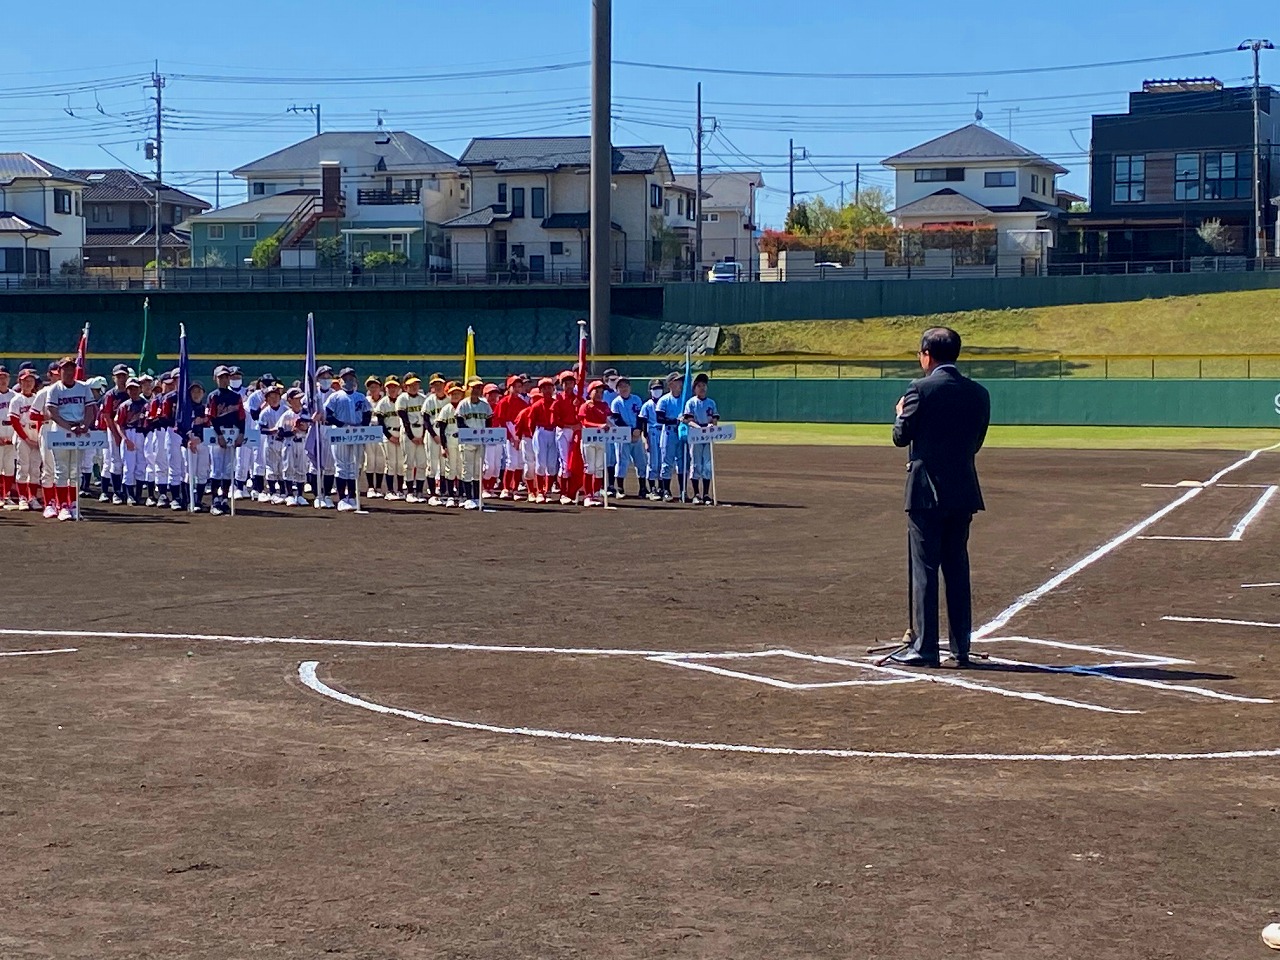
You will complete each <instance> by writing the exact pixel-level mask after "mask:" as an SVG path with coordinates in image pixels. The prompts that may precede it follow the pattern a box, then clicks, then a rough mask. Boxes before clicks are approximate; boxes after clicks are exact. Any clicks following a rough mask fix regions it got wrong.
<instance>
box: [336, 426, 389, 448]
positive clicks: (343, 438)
mask: <svg viewBox="0 0 1280 960" xmlns="http://www.w3.org/2000/svg"><path fill="white" fill-rule="evenodd" d="M324 438H325V439H326V440H328V441H329V442H330V443H348V444H364V443H382V441H383V440H385V439H386V436H385V435H384V434H383V432H382V428H381V427H375V426H368V427H366V426H363V425H362V426H356V427H325V428H324Z"/></svg>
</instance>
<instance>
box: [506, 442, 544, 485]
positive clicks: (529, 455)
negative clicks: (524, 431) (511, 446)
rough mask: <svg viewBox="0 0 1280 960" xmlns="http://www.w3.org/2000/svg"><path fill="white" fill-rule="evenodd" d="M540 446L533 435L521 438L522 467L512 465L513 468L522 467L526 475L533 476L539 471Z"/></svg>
mask: <svg viewBox="0 0 1280 960" xmlns="http://www.w3.org/2000/svg"><path fill="white" fill-rule="evenodd" d="M537 462H538V447H537V444H536V443H535V442H534V439H533V437H521V438H520V467H519V468H516V467H512V468H511V469H513V470H515V469H520V470H521V472H522V473H523V474H524V475H525V476H526V477H532V476H534V474H536V473H537V466H536V464H537Z"/></svg>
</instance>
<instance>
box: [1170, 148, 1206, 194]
mask: <svg viewBox="0 0 1280 960" xmlns="http://www.w3.org/2000/svg"><path fill="white" fill-rule="evenodd" d="M1173 198H1174V199H1175V200H1199V199H1200V154H1198V153H1180V154H1178V155H1177V156H1176V157H1174V158H1173Z"/></svg>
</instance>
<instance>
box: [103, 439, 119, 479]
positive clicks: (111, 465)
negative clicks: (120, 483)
mask: <svg viewBox="0 0 1280 960" xmlns="http://www.w3.org/2000/svg"><path fill="white" fill-rule="evenodd" d="M102 457H103V463H102V472H103V473H109V474H121V473H124V457H123V456H121V454H120V442H119V441H118V440H116V435H115V434H114V433H112V432H111V431H110V430H108V431H107V446H106V450H105V451H104V452H103V455H102Z"/></svg>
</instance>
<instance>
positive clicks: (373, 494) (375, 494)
mask: <svg viewBox="0 0 1280 960" xmlns="http://www.w3.org/2000/svg"><path fill="white" fill-rule="evenodd" d="M364 495H365V497H366V499H369V500H381V499H382V491H381V490H366V491H365V492H364Z"/></svg>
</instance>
